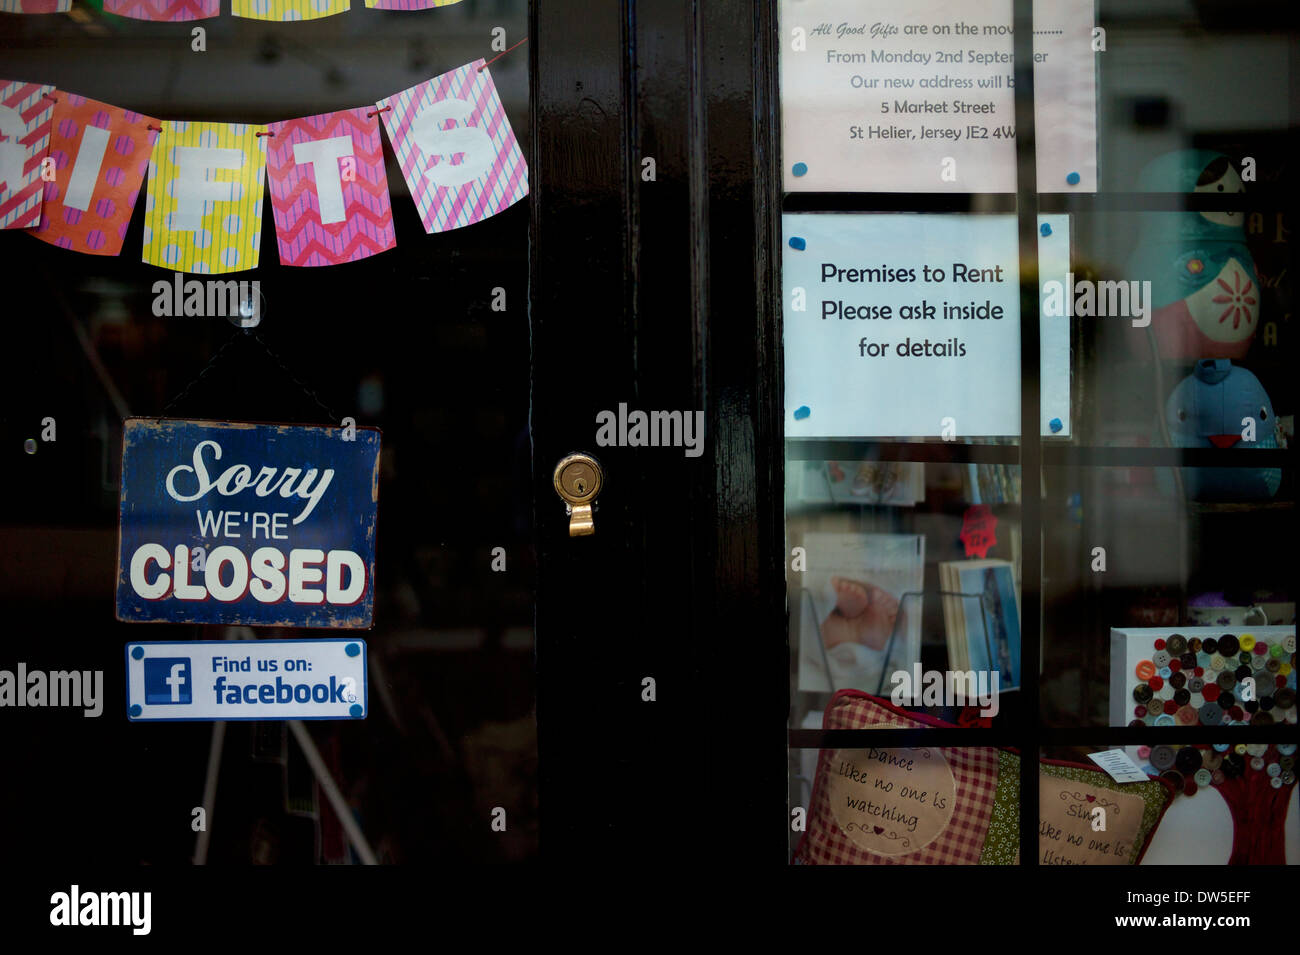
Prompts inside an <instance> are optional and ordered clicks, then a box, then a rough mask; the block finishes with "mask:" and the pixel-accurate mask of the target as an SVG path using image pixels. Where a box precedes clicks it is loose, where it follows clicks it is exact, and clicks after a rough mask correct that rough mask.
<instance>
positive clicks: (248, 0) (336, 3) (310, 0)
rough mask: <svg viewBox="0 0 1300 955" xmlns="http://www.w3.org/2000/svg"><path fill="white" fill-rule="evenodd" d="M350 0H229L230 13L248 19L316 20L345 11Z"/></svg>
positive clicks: (348, 6) (349, 7)
mask: <svg viewBox="0 0 1300 955" xmlns="http://www.w3.org/2000/svg"><path fill="white" fill-rule="evenodd" d="M351 7H352V0H230V15H231V16H232V17H246V18H248V19H249V20H317V19H319V18H320V17H332V16H334V14H336V13H346V12H347V11H348V10H349V9H351Z"/></svg>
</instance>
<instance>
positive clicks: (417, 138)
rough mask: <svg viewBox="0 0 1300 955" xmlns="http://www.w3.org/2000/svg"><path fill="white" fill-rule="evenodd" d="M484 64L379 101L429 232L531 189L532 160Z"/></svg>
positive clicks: (482, 214)
mask: <svg viewBox="0 0 1300 955" xmlns="http://www.w3.org/2000/svg"><path fill="white" fill-rule="evenodd" d="M482 66H484V63H483V60H481V59H478V60H475V61H474V62H473V63H466V64H465V65H464V66H462V67H460V68H459V69H456V70H452V71H451V72H450V73H443V74H442V75H441V76H436V77H434V78H433V79H431V80H427V81H426V82H424V83H420V84H419V85H418V86H412V87H411V88H410V89H409V90H403V91H402V92H400V93H397V94H395V95H393V96H390V97H389V98H388V102H387V103H382V102H381V103H378V104H377V107H376V108H377V109H379V110H380V111H381V113H382V115H383V117H384V128H385V129H386V130H388V138H389V139H390V140H392V143H393V151H394V152H395V153H396V154H397V162H398V165H400V166H401V167H402V175H403V176H404V177H405V178H406V184H407V186H409V187H410V190H411V198H413V199H414V200H415V205H416V208H418V209H419V210H420V218H421V220H423V222H424V230H425V231H426V232H445V231H447V230H449V229H458V228H460V227H461V226H466V225H471V224H472V223H475V222H478V221H479V220H481V219H486V218H487V217H488V216H494V215H496V214H497V213H498V212H500V211H501V210H503V209H506V208H508V207H509V206H512V205H514V204H515V203H516V202H518V201H519V200H520V199H522V198H523V197H524V196H526V195H528V166H527V164H526V163H525V162H524V157H523V153H522V152H520V150H519V144H518V143H517V142H516V141H515V134H514V130H512V129H511V128H510V120H509V119H508V118H507V117H506V111H505V107H504V106H502V104H501V98H500V97H499V96H497V90H496V85H495V84H494V83H493V82H492V74H491V72H490V71H488V70H487V69H486V68H484V69H482V70H480V69H479V67H482ZM389 107H391V108H389Z"/></svg>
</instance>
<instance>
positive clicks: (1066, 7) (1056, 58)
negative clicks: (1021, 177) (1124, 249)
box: [1034, 0, 1101, 192]
mask: <svg viewBox="0 0 1300 955" xmlns="http://www.w3.org/2000/svg"><path fill="white" fill-rule="evenodd" d="M1092 5H1093V0H1034V135H1035V137H1036V138H1035V142H1034V147H1035V149H1036V153H1037V155H1036V158H1037V166H1038V191H1039V192H1096V191H1097V69H1096V60H1095V58H1096V56H1097V54H1098V52H1099V50H1097V49H1094V47H1097V46H1099V45H1100V43H1101V37H1100V35H1098V36H1097V37H1095V38H1094V37H1093V35H1092V30H1093V8H1092Z"/></svg>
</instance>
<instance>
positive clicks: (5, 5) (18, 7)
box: [0, 0, 72, 13]
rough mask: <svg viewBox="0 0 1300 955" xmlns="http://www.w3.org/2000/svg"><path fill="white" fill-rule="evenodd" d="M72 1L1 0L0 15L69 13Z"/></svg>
mask: <svg viewBox="0 0 1300 955" xmlns="http://www.w3.org/2000/svg"><path fill="white" fill-rule="evenodd" d="M71 9H72V0H0V13H67V12H68V11H69V10H71Z"/></svg>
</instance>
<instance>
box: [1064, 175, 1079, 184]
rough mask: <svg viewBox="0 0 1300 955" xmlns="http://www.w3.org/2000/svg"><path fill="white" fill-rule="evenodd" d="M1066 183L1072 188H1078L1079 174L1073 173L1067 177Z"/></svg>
mask: <svg viewBox="0 0 1300 955" xmlns="http://www.w3.org/2000/svg"><path fill="white" fill-rule="evenodd" d="M1065 181H1066V182H1068V183H1069V184H1070V185H1072V186H1077V185H1078V184H1079V174H1078V173H1077V172H1072V173H1070V174H1069V175H1068V176H1066V177H1065Z"/></svg>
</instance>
